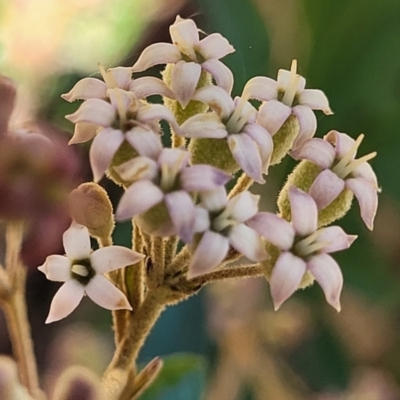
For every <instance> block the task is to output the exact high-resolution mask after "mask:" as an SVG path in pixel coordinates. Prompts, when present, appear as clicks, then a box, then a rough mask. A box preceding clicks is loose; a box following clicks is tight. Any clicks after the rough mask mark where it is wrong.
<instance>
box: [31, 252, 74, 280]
mask: <svg viewBox="0 0 400 400" xmlns="http://www.w3.org/2000/svg"><path fill="white" fill-rule="evenodd" d="M38 270H39V271H40V272H43V273H44V274H45V275H46V278H47V279H49V280H50V281H55V282H65V281H67V280H68V279H70V278H71V260H70V259H69V258H68V257H65V256H60V255H56V254H55V255H51V256H48V257H47V258H46V261H45V262H44V264H43V265H41V266H40V267H38Z"/></svg>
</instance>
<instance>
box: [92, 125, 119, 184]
mask: <svg viewBox="0 0 400 400" xmlns="http://www.w3.org/2000/svg"><path fill="white" fill-rule="evenodd" d="M123 141H124V134H123V133H122V132H121V131H120V130H117V129H113V128H108V129H102V130H101V131H100V132H99V133H98V134H97V135H96V137H95V138H94V139H93V142H92V145H91V146H90V150H89V159H90V165H91V167H92V171H93V180H94V182H98V181H99V180H100V179H101V178H102V177H103V175H104V172H106V170H107V168H108V166H109V165H110V163H111V160H112V158H113V157H114V154H115V153H116V152H117V150H118V149H119V147H120V146H121V144H122V142H123Z"/></svg>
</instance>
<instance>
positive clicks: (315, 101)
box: [298, 89, 333, 115]
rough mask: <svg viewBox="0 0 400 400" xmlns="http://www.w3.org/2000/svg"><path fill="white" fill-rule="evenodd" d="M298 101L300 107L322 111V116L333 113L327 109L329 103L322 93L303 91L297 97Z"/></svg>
mask: <svg viewBox="0 0 400 400" xmlns="http://www.w3.org/2000/svg"><path fill="white" fill-rule="evenodd" d="M298 101H299V103H300V104H301V105H303V106H307V107H310V108H312V109H313V110H322V111H323V112H324V114H326V115H331V114H333V112H332V111H331V109H330V108H329V102H328V99H327V97H326V96H325V94H324V92H322V91H321V90H316V89H306V90H303V91H302V92H301V93H299V95H298Z"/></svg>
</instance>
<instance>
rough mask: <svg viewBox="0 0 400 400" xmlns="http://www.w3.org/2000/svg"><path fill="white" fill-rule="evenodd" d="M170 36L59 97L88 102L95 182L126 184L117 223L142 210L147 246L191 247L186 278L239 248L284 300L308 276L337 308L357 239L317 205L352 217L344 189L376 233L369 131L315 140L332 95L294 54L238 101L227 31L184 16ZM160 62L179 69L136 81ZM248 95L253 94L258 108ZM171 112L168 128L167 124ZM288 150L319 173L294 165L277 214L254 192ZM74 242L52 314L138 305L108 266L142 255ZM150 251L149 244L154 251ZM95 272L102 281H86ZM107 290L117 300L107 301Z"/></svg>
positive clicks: (83, 121) (81, 118) (53, 264)
mask: <svg viewBox="0 0 400 400" xmlns="http://www.w3.org/2000/svg"><path fill="white" fill-rule="evenodd" d="M170 34H171V39H172V43H158V44H153V45H151V46H149V47H148V48H146V49H145V50H144V51H143V52H142V54H141V55H140V56H139V58H138V60H137V62H136V63H135V64H134V65H133V66H132V67H118V68H110V69H109V70H107V71H105V69H104V68H103V67H102V66H100V72H101V75H102V78H103V81H102V80H100V79H95V78H85V79H83V80H81V81H80V82H78V83H77V84H76V85H75V87H74V88H73V89H72V90H71V91H70V92H69V93H68V94H66V95H64V96H63V97H64V98H65V99H66V100H67V101H75V100H83V103H82V104H81V105H80V106H79V108H78V110H77V111H76V112H75V113H73V114H71V115H68V116H67V118H68V119H69V120H70V121H71V122H73V123H74V124H75V131H74V134H73V137H72V139H71V141H70V143H71V144H76V143H81V142H85V141H89V140H91V139H93V141H92V144H91V147H90V154H89V155H90V163H91V167H92V171H93V177H94V181H95V182H98V181H99V180H100V179H101V178H102V177H103V176H104V174H106V175H107V176H108V177H109V178H110V179H113V180H115V181H116V182H117V183H118V184H123V186H124V189H125V193H124V195H123V196H122V198H121V200H120V202H119V205H118V206H117V208H116V213H115V215H116V219H117V220H127V219H132V221H133V224H134V225H135V226H136V228H137V230H138V231H139V232H141V233H140V234H141V235H142V236H143V238H144V239H146V240H147V241H149V240H150V242H151V240H153V239H154V238H155V237H161V238H163V239H162V240H163V241H164V242H163V243H167V242H168V240H169V242H168V243H172V242H174V240H175V239H176V240H180V241H181V242H182V244H183V245H186V247H185V248H184V250H181V252H182V254H183V253H184V252H185V251H187V252H189V253H190V254H191V257H190V258H189V260H188V261H187V263H186V264H185V265H183V266H181V270H180V271H178V273H181V274H186V279H187V281H190V279H194V278H195V277H198V276H202V275H204V276H206V275H207V274H208V273H210V272H212V271H215V272H217V271H220V270H224V271H226V270H228V269H235V268H236V267H235V265H229V261H230V260H229V259H228V258H229V257H228V255H229V254H231V253H232V252H234V253H236V254H237V255H238V256H241V255H242V256H245V257H246V258H247V259H249V260H251V261H253V262H255V263H258V264H257V265H260V266H261V268H263V270H264V273H265V277H266V278H267V280H268V281H269V283H270V286H271V295H272V299H273V301H274V304H275V308H279V307H280V305H281V304H282V303H283V302H284V301H285V300H286V299H287V298H289V297H290V296H291V295H292V294H293V293H294V292H295V291H296V289H298V288H299V287H300V286H301V282H302V279H303V277H304V275H305V274H306V273H307V274H309V275H311V276H312V277H313V278H314V279H315V280H316V281H317V282H318V283H319V284H320V285H321V287H322V289H323V291H324V293H325V296H326V300H327V302H328V303H329V304H330V305H331V306H333V307H334V308H335V309H337V310H339V309H340V300H339V298H340V292H341V289H342V284H343V278H342V274H341V271H340V268H339V266H338V265H337V263H336V262H335V261H334V259H333V258H332V257H331V256H330V255H329V254H330V253H332V252H334V251H338V250H342V249H346V248H348V247H349V246H350V245H351V243H352V242H353V241H354V239H355V238H356V236H353V235H347V234H346V233H345V232H344V231H343V230H342V229H341V228H340V227H338V226H331V227H325V228H324V227H322V225H324V224H323V223H321V221H319V217H318V216H319V214H318V213H319V211H320V210H324V211H325V212H326V213H328V214H329V215H330V221H335V220H336V219H338V218H340V217H342V216H343V214H345V213H346V212H347V209H346V210H344V209H342V208H343V207H344V206H343V207H342V208H341V203H340V196H341V194H342V193H343V192H344V191H347V190H349V191H351V192H353V193H354V195H355V196H356V197H357V199H358V201H359V204H360V208H361V215H362V219H363V220H364V222H365V223H366V225H367V226H368V227H369V228H370V229H372V225H373V220H374V217H375V213H376V209H377V192H378V185H377V180H376V176H375V174H374V172H373V170H372V168H371V167H370V165H369V164H368V163H367V161H368V160H370V159H371V158H372V157H373V156H374V155H375V153H372V154H371V155H368V156H365V157H362V158H360V159H356V158H355V155H356V151H357V148H358V146H359V144H360V142H361V139H360V138H359V139H357V141H354V140H353V139H351V138H350V137H349V136H347V135H345V134H342V133H339V132H336V131H332V132H330V133H329V134H328V135H327V136H325V138H324V139H318V138H313V136H314V134H315V132H316V128H317V122H316V117H315V114H314V111H313V110H320V111H323V112H324V113H325V114H326V115H329V114H332V112H331V109H330V106H329V102H328V99H327V98H326V96H325V94H324V93H323V92H322V91H320V90H315V89H305V85H306V81H305V79H304V78H303V77H302V76H300V75H298V74H297V62H296V60H294V61H293V63H292V67H291V70H290V71H287V70H279V72H278V78H277V81H275V80H273V79H271V78H268V77H262V76H259V77H254V78H252V79H250V80H249V81H248V82H247V84H246V85H245V86H244V88H243V91H242V94H241V96H240V97H236V98H233V97H232V96H231V90H232V86H233V75H232V72H231V71H230V70H229V68H228V67H227V66H226V65H224V64H223V63H222V61H221V60H220V59H221V58H222V57H224V56H226V55H228V54H229V53H232V52H233V51H234V49H233V47H232V46H231V45H230V44H229V42H228V41H227V39H225V38H223V37H222V36H221V35H220V34H211V35H205V37H204V38H202V39H200V35H202V32H201V31H199V30H198V29H197V27H196V25H195V23H194V21H192V20H190V19H183V18H181V17H177V19H176V21H175V23H174V24H173V25H172V26H171V27H170ZM160 64H161V65H166V66H167V69H168V68H169V69H168V73H166V72H164V74H163V80H161V79H158V78H154V77H140V78H137V79H134V78H132V74H134V73H136V72H143V71H145V70H147V69H148V68H150V67H152V66H154V65H160ZM202 74H206V76H207V77H208V79H202V78H201V77H202ZM155 94H157V95H160V96H162V97H163V99H164V105H161V104H151V103H149V102H148V97H149V96H153V95H155ZM250 100H257V101H256V104H257V106H254V105H253V103H250ZM174 102H175V103H177V104H179V107H180V109H181V116H180V119H179V122H178V118H177V115H175V114H174V109H173V108H171V107H170V108H168V107H167V105H168V104H175V103H174ZM198 104H200V105H201V107H197V105H198ZM182 113H183V114H182ZM182 115H184V118H183V119H182ZM161 120H163V121H166V122H167V125H168V127H169V129H170V132H166V131H165V130H164V131H163V129H161V126H160V121H161ZM293 121H294V123H293ZM168 135H171V136H172V137H173V138H180V139H182V140H183V141H182V140H181V141H176V142H174V140H172V143H173V144H174V143H181V144H182V146H181V147H175V148H174V147H173V148H165V146H164V143H165V142H166V140H165V137H166V136H168ZM361 138H362V137H361ZM278 148H279V154H281V153H282V149H283V154H288V155H290V156H291V157H293V158H294V159H295V160H299V161H301V162H305V161H307V162H308V163H311V164H313V165H314V166H315V168H314V169H312V171H313V172H312V173H311V172H307V171H309V170H305V172H304V174H309V175H308V176H306V177H305V176H304V174H303V176H301V174H297V175H296V176H293V177H292V179H289V180H288V181H287V183H286V184H285V186H284V187H283V189H282V193H286V195H287V198H288V200H287V203H288V204H289V212H288V213H286V212H284V211H282V210H280V211H281V214H280V215H276V214H273V213H270V212H262V211H260V210H259V208H258V202H259V196H255V195H253V194H251V193H250V192H249V191H248V188H249V187H250V186H251V184H252V183H253V181H255V182H258V183H260V184H265V175H267V174H268V173H269V171H270V169H271V167H272V166H273V164H276V163H278V162H279V161H280V158H281V156H277V151H278ZM199 160H201V161H199ZM227 160H228V161H227ZM271 160H274V161H273V162H272V161H271ZM236 171H241V175H240V176H239V178H238V179H237V182H236V184H235V183H234V189H233V192H232V193H231V195H230V194H229V192H228V193H227V190H226V186H227V185H228V184H229V181H230V180H231V179H233V176H232V173H233V172H236ZM312 174H314V175H312ZM305 178H306V180H307V181H309V182H311V184H310V185H308V187H304V185H302V184H301V182H302V181H304V179H305ZM338 199H339V200H338ZM334 201H336V203H335V207H331V204H332V203H333V202H334ZM330 207H331V208H330ZM74 235H76V237H75V238H73V236H74ZM83 236H85V238H83ZM79 237H82V241H81V242H80V243H79ZM176 240H175V241H176ZM83 243H84V248H83V247H82V246H83ZM64 244H65V249H66V252H67V257H63V256H50V258H49V259H48V260H47V261H46V263H45V264H44V265H43V266H42V267H41V271H43V272H44V273H45V274H46V276H47V277H48V278H49V279H51V280H62V281H66V283H65V284H64V286H63V287H62V289H60V292H59V293H58V294H57V295H56V297H55V299H54V300H53V306H52V309H51V312H50V316H49V320H48V321H52V320H56V319H59V318H62V317H63V316H66V315H67V314H68V313H69V312H71V311H72V309H73V308H74V307H75V306H76V305H77V303H78V302H79V300H80V299H81V298H82V296H83V294H87V295H88V296H89V297H91V298H92V299H93V300H94V301H95V302H97V303H98V304H100V305H101V306H105V307H107V308H114V309H115V308H116V304H117V303H118V305H119V306H120V307H125V308H127V309H129V303H127V302H123V301H122V300H121V299H123V297H122V296H123V294H122V293H120V294H118V296H119V297H118V296H117V290H118V289H116V288H115V287H114V286H112V285H111V284H110V283H109V282H108V281H107V282H108V283H106V280H104V279H105V278H104V279H103V277H102V275H101V274H102V273H104V272H107V271H110V270H113V269H115V268H120V267H125V266H127V265H128V264H134V263H135V262H136V261H137V260H138V259H139V257H140V256H139V255H138V254H137V253H135V252H133V250H132V251H131V250H129V252H128V250H127V249H126V250H125V251H124V252H122V249H120V248H118V249H116V248H115V249H113V248H112V247H108V248H102V249H99V250H97V251H95V252H94V253H90V250H89V248H88V246H89V242H88V235H87V232H86V231H85V228H83V227H80V228H76V226H75V227H72V228H70V230H69V231H67V233H66V236H65V237H64ZM74 246H76V247H74ZM148 247H149V246H147V248H146V246H144V252H145V253H146V254H145V255H146V256H149V255H150V251H149V248H148ZM271 248H273V249H274V254H270V249H271ZM107 249H108V250H107ZM134 250H135V249H134ZM136 250H139V249H136ZM164 250H165V249H164ZM78 253H79V254H78ZM100 253H101V254H106V255H107V257H108V258H107V259H108V260H110V263H109V264H108V265H107V266H105V265H103V264H98V261H100ZM97 255H98V256H97ZM172 256H173V257H170V258H171V259H172V260H173V259H174V257H177V258H179V257H180V253H176V246H175V247H174V252H173V254H172ZM112 257H115V263H114V261H113V258H112ZM182 258H183V257H182ZM83 259H84V260H90V263H91V267H90V268H89V267H88V266H87V264H85V262H86V261H85V262H83V261H79V260H83ZM234 259H237V257H236V258H235V257H234ZM77 260H78V261H77ZM117 260H118V262H117ZM172 262H173V261H172ZM166 268H167V266H166ZM89 275H90V276H92V275H93V277H91V279H86V278H85V277H88V276H89ZM82 277H83V278H82ZM95 282H96V283H95ZM119 289H121V290H123V288H122V287H120V288H119ZM97 290H101V291H102V293H104V294H105V293H107V296H109V297H107V296H106V297H105V298H104V301H101V300H100V298H99V296H98V294H97ZM118 291H119V290H118ZM72 298H74V300H72ZM67 303H68V305H67ZM54 310H57V311H54Z"/></svg>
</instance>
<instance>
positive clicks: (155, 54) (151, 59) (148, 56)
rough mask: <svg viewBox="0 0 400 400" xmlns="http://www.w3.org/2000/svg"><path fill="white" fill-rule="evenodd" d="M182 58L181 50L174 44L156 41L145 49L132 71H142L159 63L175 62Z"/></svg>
mask: <svg viewBox="0 0 400 400" xmlns="http://www.w3.org/2000/svg"><path fill="white" fill-rule="evenodd" d="M181 59H182V56H181V52H180V51H179V50H178V48H177V47H176V46H174V45H173V44H171V43H155V44H152V45H150V46H148V47H146V48H145V49H144V50H143V52H142V54H141V55H140V57H139V59H138V60H137V61H136V63H135V64H134V65H133V67H132V72H141V71H144V70H146V69H148V68H150V67H152V66H153V65H158V64H170V63H171V64H175V63H177V62H178V61H179V60H181Z"/></svg>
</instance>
